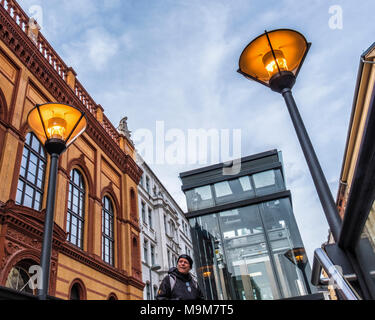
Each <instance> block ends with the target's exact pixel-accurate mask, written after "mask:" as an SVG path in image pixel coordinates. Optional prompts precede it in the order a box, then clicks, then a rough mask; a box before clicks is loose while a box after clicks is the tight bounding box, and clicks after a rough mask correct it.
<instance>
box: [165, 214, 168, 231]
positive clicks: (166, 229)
mask: <svg viewBox="0 0 375 320" xmlns="http://www.w3.org/2000/svg"><path fill="white" fill-rule="evenodd" d="M167 226H168V225H167V217H166V215H164V229H165V233H168V227H167Z"/></svg>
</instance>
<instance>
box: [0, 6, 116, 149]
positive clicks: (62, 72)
mask: <svg viewBox="0 0 375 320" xmlns="http://www.w3.org/2000/svg"><path fill="white" fill-rule="evenodd" d="M0 6H2V7H3V8H4V9H5V10H6V11H7V12H8V13H9V16H10V17H11V18H12V19H13V20H14V21H15V22H16V24H17V25H18V26H19V27H20V28H21V29H22V31H23V32H25V33H27V32H28V31H29V28H30V25H29V23H30V18H29V17H28V15H27V14H26V13H25V12H24V11H23V9H22V8H21V6H20V5H19V4H18V3H17V2H16V1H15V0H0ZM35 45H36V47H37V49H38V50H39V52H40V53H41V54H42V55H43V57H44V58H45V59H46V60H47V61H48V63H49V64H50V65H51V66H52V68H53V69H54V70H55V71H56V72H57V74H58V75H59V76H60V77H61V78H62V79H63V80H64V81H65V82H66V81H67V72H68V67H67V65H66V64H65V62H64V61H63V60H62V59H61V58H60V57H59V55H58V54H57V53H56V52H55V50H54V49H53V48H52V46H51V45H50V44H49V42H48V41H47V40H46V39H45V38H44V36H43V35H42V33H41V32H38V34H37V40H36V43H35ZM74 93H75V95H76V96H77V97H78V99H79V100H80V101H81V103H82V104H83V105H84V106H85V108H87V110H88V111H89V112H90V113H91V114H93V115H94V116H95V115H96V103H95V101H94V100H93V99H92V98H91V97H90V95H89V94H88V93H87V91H86V90H85V88H84V87H83V86H82V85H81V84H80V83H79V81H78V80H77V79H76V84H75V90H74ZM101 125H102V127H103V128H104V129H105V131H106V132H107V133H108V134H109V136H110V137H111V138H112V139H113V140H114V141H115V142H116V143H117V144H119V140H120V135H119V133H118V132H117V130H116V128H115V127H114V126H113V125H112V123H111V122H110V121H109V120H108V119H107V118H106V117H104V118H103V121H102V122H101Z"/></svg>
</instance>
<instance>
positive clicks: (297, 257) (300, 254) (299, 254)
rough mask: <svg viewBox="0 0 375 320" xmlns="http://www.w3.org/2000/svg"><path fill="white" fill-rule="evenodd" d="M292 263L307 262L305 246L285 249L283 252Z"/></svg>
mask: <svg viewBox="0 0 375 320" xmlns="http://www.w3.org/2000/svg"><path fill="white" fill-rule="evenodd" d="M284 255H285V257H287V258H288V259H289V260H290V261H291V262H292V263H293V264H297V265H298V264H305V263H306V262H307V256H306V251H305V248H294V249H291V250H289V251H287V252H286V253H285V254H284Z"/></svg>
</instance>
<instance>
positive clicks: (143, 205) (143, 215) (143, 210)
mask: <svg viewBox="0 0 375 320" xmlns="http://www.w3.org/2000/svg"><path fill="white" fill-rule="evenodd" d="M142 222H143V223H147V221H146V204H145V203H144V202H143V201H142Z"/></svg>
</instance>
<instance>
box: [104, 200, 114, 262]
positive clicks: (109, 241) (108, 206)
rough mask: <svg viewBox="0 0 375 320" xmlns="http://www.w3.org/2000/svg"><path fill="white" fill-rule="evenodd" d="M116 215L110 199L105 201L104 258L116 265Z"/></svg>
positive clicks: (105, 260)
mask: <svg viewBox="0 0 375 320" xmlns="http://www.w3.org/2000/svg"><path fill="white" fill-rule="evenodd" d="M113 222H114V213H113V205H112V202H111V200H110V199H109V198H108V197H104V199H103V212H102V258H103V260H104V262H107V263H109V264H110V265H112V266H113V265H114V261H113V258H114V232H113Z"/></svg>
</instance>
